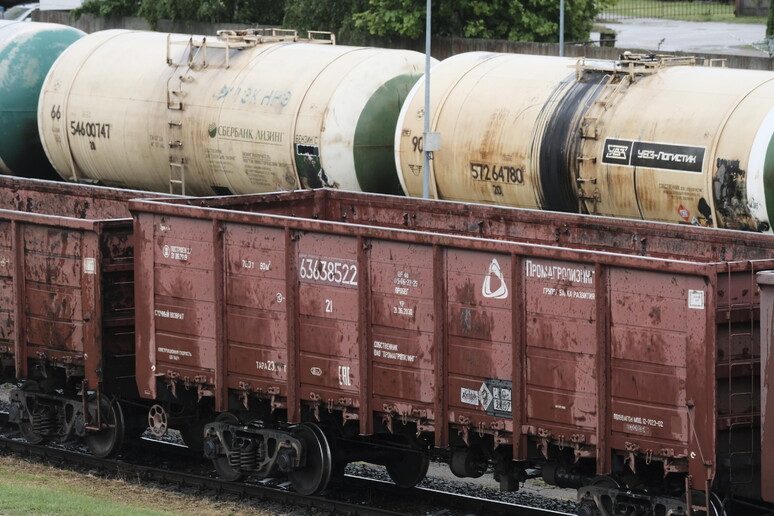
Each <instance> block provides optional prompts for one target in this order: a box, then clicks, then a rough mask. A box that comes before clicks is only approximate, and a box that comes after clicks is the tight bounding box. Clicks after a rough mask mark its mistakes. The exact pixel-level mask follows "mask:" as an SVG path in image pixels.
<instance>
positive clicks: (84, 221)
mask: <svg viewBox="0 0 774 516" xmlns="http://www.w3.org/2000/svg"><path fill="white" fill-rule="evenodd" d="M143 195H145V196H147V195H148V194H144V193H139V192H134V191H123V192H119V191H115V190H108V189H104V188H96V187H86V186H73V185H62V184H59V183H51V182H45V181H34V180H24V179H14V178H10V177H0V285H2V287H1V288H2V295H0V314H1V315H0V351H2V355H3V362H4V363H5V364H6V365H10V364H13V371H8V373H9V377H13V378H17V379H32V378H36V379H41V378H43V377H45V373H44V371H45V370H46V369H49V370H52V369H53V370H56V369H60V370H64V371H65V375H66V376H67V377H71V376H75V377H84V378H85V379H86V380H87V382H88V386H89V388H91V389H94V388H96V387H97V386H98V385H100V384H101V382H102V381H103V380H107V381H108V383H110V386H111V387H114V388H115V391H116V392H120V391H121V386H124V387H126V386H128V387H130V388H134V334H133V325H134V288H133V270H132V266H133V257H132V242H131V228H132V224H131V219H129V218H128V217H129V212H128V209H127V201H128V199H130V198H133V197H137V196H143ZM10 373H13V374H10Z"/></svg>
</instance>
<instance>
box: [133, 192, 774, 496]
mask: <svg viewBox="0 0 774 516" xmlns="http://www.w3.org/2000/svg"><path fill="white" fill-rule="evenodd" d="M131 207H132V211H133V213H134V214H135V227H136V230H137V237H138V249H139V250H140V252H139V254H138V256H137V260H138V271H139V274H140V276H141V277H142V278H143V280H142V281H138V283H137V291H136V292H137V296H138V307H139V308H138V309H139V310H140V314H141V316H140V317H139V318H138V340H137V345H138V355H140V356H141V357H142V361H141V363H140V365H139V366H138V384H139V386H140V391H141V393H145V396H146V397H153V396H157V395H158V390H159V389H161V388H167V389H174V388H180V387H179V386H180V385H184V386H186V387H188V388H192V387H195V388H197V389H199V392H200V394H201V395H202V396H213V397H214V398H215V402H216V405H217V407H218V408H217V410H226V409H227V406H226V401H227V399H228V394H229V392H230V393H231V394H232V395H238V396H240V397H239V399H240V400H249V399H265V400H269V401H270V402H271V403H272V406H276V407H287V408H288V410H289V418H290V420H291V421H298V420H299V417H300V414H301V413H302V412H304V411H306V413H307V414H311V415H312V416H314V415H318V414H319V413H320V412H321V411H334V412H340V413H341V414H342V419H343V421H345V422H349V421H353V423H351V424H356V425H359V430H360V433H366V434H368V433H370V432H371V431H372V427H371V426H370V425H371V423H370V422H369V421H371V420H377V421H382V422H383V423H384V425H385V427H386V428H387V429H388V430H390V431H391V429H394V428H395V427H397V425H401V424H406V423H412V424H415V425H416V428H417V430H418V432H420V433H425V434H426V435H428V436H433V439H434V441H435V443H436V445H437V446H448V445H449V444H450V443H451V442H452V439H453V438H456V436H458V435H459V436H460V438H461V439H462V441H463V442H465V443H468V442H473V441H475V440H476V439H478V438H480V437H481V436H490V437H491V438H492V439H493V440H494V442H495V443H497V445H513V458H514V459H516V460H526V459H527V457H528V454H529V450H530V449H532V450H537V452H538V453H540V452H542V453H543V454H545V455H549V451H550V450H551V449H554V448H558V449H560V450H564V449H569V450H571V451H572V453H573V454H574V455H575V457H576V458H577V459H582V458H596V459H597V461H598V463H597V472H598V473H600V474H609V473H610V472H611V468H612V464H611V461H610V458H611V456H618V457H619V458H621V459H622V460H623V463H624V464H626V465H627V466H628V467H629V468H631V469H632V470H636V468H637V464H638V461H640V463H641V461H643V460H644V461H645V463H646V464H647V463H650V462H652V461H659V462H661V463H662V464H663V468H664V471H665V472H676V473H684V474H689V475H691V476H692V478H693V479H694V483H695V484H696V485H704V482H705V480H707V479H712V478H713V477H714V476H715V474H716V473H717V471H718V468H726V469H727V470H728V469H730V471H731V473H732V474H736V475H737V478H739V479H741V478H742V476H741V475H742V473H743V472H742V471H741V468H736V467H734V464H736V463H737V462H735V461H738V464H742V463H743V462H745V461H747V463H749V464H751V466H749V469H751V470H753V469H755V468H756V467H759V466H756V463H755V461H754V454H755V453H756V452H755V450H756V449H759V448H757V446H758V445H759V443H757V444H756V443H755V442H754V437H752V436H754V435H755V432H756V428H759V426H758V425H759V421H760V410H761V409H760V402H759V401H758V400H759V399H760V394H759V390H757V388H755V384H756V382H757V374H756V370H755V367H757V364H759V360H760V358H759V354H760V351H759V349H758V347H759V346H757V345H756V344H755V342H756V340H757V339H758V337H759V333H758V330H757V326H758V322H757V321H758V317H759V315H758V313H759V312H758V306H759V300H758V295H757V291H756V287H755V284H754V281H753V282H752V283H751V280H752V279H753V278H754V274H755V272H756V271H762V270H768V269H772V268H774V241H772V240H771V239H770V238H767V237H765V236H762V235H753V234H748V233H737V232H732V231H717V230H707V229H702V228H685V227H677V226H671V225H662V224H650V223H640V222H633V221H621V220H614V219H600V218H589V217H581V216H572V215H560V214H553V213H551V214H546V213H536V212H529V211H522V210H508V209H501V208H493V207H485V206H463V205H457V204H454V203H439V202H427V201H421V200H410V199H409V200H407V199H397V198H389V197H381V196H373V195H367V194H352V193H346V192H339V191H330V190H322V191H314V192H296V193H287V194H271V195H257V196H243V197H238V198H229V199H195V200H178V201H175V200H172V201H169V202H166V201H133V202H132V203H131ZM213 228H215V229H214V230H213ZM220 240H222V243H218V242H219V241H220ZM221 257H224V258H221ZM219 267H220V270H218V268H219ZM218 275H222V277H223V281H222V282H218V281H217V280H216V277H217V276H218ZM220 288H222V289H224V291H223V293H222V299H223V300H224V302H223V306H218V301H217V295H216V294H215V293H216V292H217V291H218V289H220ZM221 318H222V319H221ZM219 324H222V326H221V327H218V326H217V325H219ZM745 325H746V327H747V328H751V329H752V330H751V331H742V329H741V328H742V327H743V326H745ZM218 332H222V333H223V335H224V337H223V339H224V340H225V342H227V344H228V346H227V347H226V348H225V350H220V351H221V352H223V353H225V356H224V357H223V358H222V361H223V363H226V364H228V365H229V366H228V368H227V370H226V374H225V378H223V379H222V380H220V381H219V380H217V371H216V370H215V369H214V368H215V367H216V364H215V355H216V350H215V349H214V346H215V340H214V339H215V335H216V334H218ZM740 382H741V383H744V382H747V385H750V386H752V387H751V388H750V389H748V391H749V392H748V391H745V390H744V387H743V386H742V385H741V383H740ZM737 384H738V385H737ZM745 393H746V396H747V399H746V401H745V399H744V395H745ZM740 430H741V432H742V433H744V432H747V434H746V435H748V436H751V437H749V438H745V437H740V435H742V434H740V433H739V431H740ZM764 435H767V434H764ZM745 439H747V440H748V441H750V442H745ZM738 442H745V445H747V444H749V445H750V446H751V447H752V448H751V449H750V450H749V451H744V450H740V449H738V448H735V447H734V443H738ZM728 464H731V466H730V467H729V466H728ZM757 478H759V477H757ZM764 478H765V477H764Z"/></svg>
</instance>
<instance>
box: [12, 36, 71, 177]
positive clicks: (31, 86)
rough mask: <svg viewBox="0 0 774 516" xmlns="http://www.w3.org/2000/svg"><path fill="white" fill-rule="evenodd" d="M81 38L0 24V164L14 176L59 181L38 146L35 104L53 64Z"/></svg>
mask: <svg viewBox="0 0 774 516" xmlns="http://www.w3.org/2000/svg"><path fill="white" fill-rule="evenodd" d="M83 36H85V33H83V32H81V31H79V30H77V29H73V28H71V27H65V26H62V25H54V24H48V23H45V24H44V23H34V22H5V23H0V70H3V73H2V74H1V75H0V159H2V161H3V163H4V164H5V168H8V169H10V170H11V172H12V173H13V175H16V176H23V177H35V178H40V179H61V178H60V176H59V175H58V174H57V173H56V172H54V169H53V168H52V167H51V165H50V164H49V163H48V160H47V159H46V154H45V152H44V151H43V146H42V145H41V143H40V137H39V135H38V98H39V97H40V89H41V87H42V85H43V80H44V79H45V78H46V75H47V74H48V71H49V69H50V68H51V66H52V65H53V64H54V61H56V58H57V57H59V55H60V54H61V53H62V52H63V51H64V50H65V49H66V48H67V47H69V46H70V45H71V44H72V43H73V42H74V41H76V40H78V39H80V38H81V37H83ZM54 116H56V113H55V114H54ZM60 116H62V115H61V111H60ZM5 173H7V171H6V172H5Z"/></svg>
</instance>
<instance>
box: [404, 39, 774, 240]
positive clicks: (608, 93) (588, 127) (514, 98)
mask: <svg viewBox="0 0 774 516" xmlns="http://www.w3.org/2000/svg"><path fill="white" fill-rule="evenodd" d="M686 61H690V60H686V59H678V60H672V61H668V60H664V59H659V58H653V57H650V56H632V55H624V56H622V59H621V60H620V61H583V60H581V61H578V60H577V59H570V58H557V57H542V56H529V55H512V54H494V53H468V54H460V55H457V56H454V57H452V58H449V59H446V60H445V61H443V62H442V63H440V64H439V65H438V66H436V67H435V68H434V69H433V72H432V76H431V81H430V84H431V89H432V92H431V108H430V116H431V120H430V122H431V123H430V126H431V131H434V132H440V133H441V149H440V150H439V151H436V152H435V153H434V156H433V158H434V159H433V160H432V162H431V179H432V181H431V191H432V192H433V193H434V195H435V196H436V197H438V198H441V199H449V200H457V201H466V202H482V203H491V204H500V205H508V206H520V207H527V208H537V209H548V210H556V211H566V212H575V211H578V212H582V213H591V214H599V215H608V216H614V217H627V218H641V219H647V220H656V221H664V222H673V223H693V224H700V225H705V226H715V227H724V228H735V229H745V230H753V231H764V232H771V220H772V217H774V197H773V196H774V73H772V72H762V71H750V70H732V69H726V68H721V67H709V66H692V65H689V63H687V62H686ZM423 105H424V81H420V82H419V83H418V84H417V85H416V86H415V88H414V90H413V91H412V92H411V93H410V94H409V98H408V99H407V101H406V103H405V105H404V107H403V110H402V112H401V115H400V118H399V121H398V127H397V130H396V135H395V148H396V150H395V159H396V163H397V166H398V169H399V171H400V174H401V182H402V185H403V187H404V189H405V191H406V193H407V194H408V195H412V196H420V195H422V175H421V168H422V167H421V165H422V153H421V152H420V150H421V143H422V140H421V138H422V125H423V123H424V118H423V116H424V108H423ZM770 211H772V213H770Z"/></svg>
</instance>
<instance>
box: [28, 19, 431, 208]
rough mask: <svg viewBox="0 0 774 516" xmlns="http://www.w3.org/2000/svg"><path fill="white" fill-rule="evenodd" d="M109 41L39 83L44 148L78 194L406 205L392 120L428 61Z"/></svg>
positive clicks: (156, 39) (75, 52)
mask: <svg viewBox="0 0 774 516" xmlns="http://www.w3.org/2000/svg"><path fill="white" fill-rule="evenodd" d="M260 41H261V38H260V37H258V36H257V35H254V34H250V33H248V34H244V33H240V34H233V33H232V34H229V35H224V36H222V37H219V38H214V37H213V38H209V37H207V38H205V37H203V36H193V37H190V36H183V35H175V34H170V35H167V34H159V33H152V32H133V31H123V30H111V31H104V32H98V33H94V34H92V35H89V36H87V37H85V38H83V39H82V40H80V41H79V42H78V43H77V44H75V45H73V46H72V47H70V49H68V51H67V52H65V53H64V54H63V55H62V56H61V57H60V59H59V60H58V61H57V62H56V64H55V65H54V66H53V68H52V70H51V73H50V74H49V76H48V77H47V79H46V82H45V84H44V86H43V92H42V94H41V99H40V106H39V123H40V133H41V139H42V140H43V144H44V147H45V149H46V152H47V154H48V156H49V159H50V160H51V162H52V163H53V165H54V167H55V169H56V170H57V171H58V172H59V173H60V174H61V175H62V177H64V178H66V179H69V180H75V181H94V182H99V183H102V184H105V185H110V186H121V187H133V188H142V189H148V190H157V191H165V192H167V191H169V192H173V193H179V192H181V191H184V192H185V193H186V194H189V195H212V194H228V193H254V192H265V191H275V190H282V189H295V188H306V187H321V186H331V187H339V188H342V189H349V190H364V191H379V192H393V193H401V188H400V184H399V181H398V179H397V174H396V171H395V166H394V159H393V139H394V128H395V124H396V121H397V117H398V113H399V111H400V106H401V105H402V103H403V100H404V99H405V96H406V95H407V94H408V91H409V90H410V89H411V87H412V86H413V84H414V83H415V82H416V80H417V79H418V78H419V77H420V76H421V74H422V71H423V64H424V60H423V59H424V58H423V56H422V54H419V53H417V52H411V51H402V50H384V49H376V48H356V47H346V46H334V45H323V44H313V43H299V42H275V43H271V44H267V43H261V42H260Z"/></svg>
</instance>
